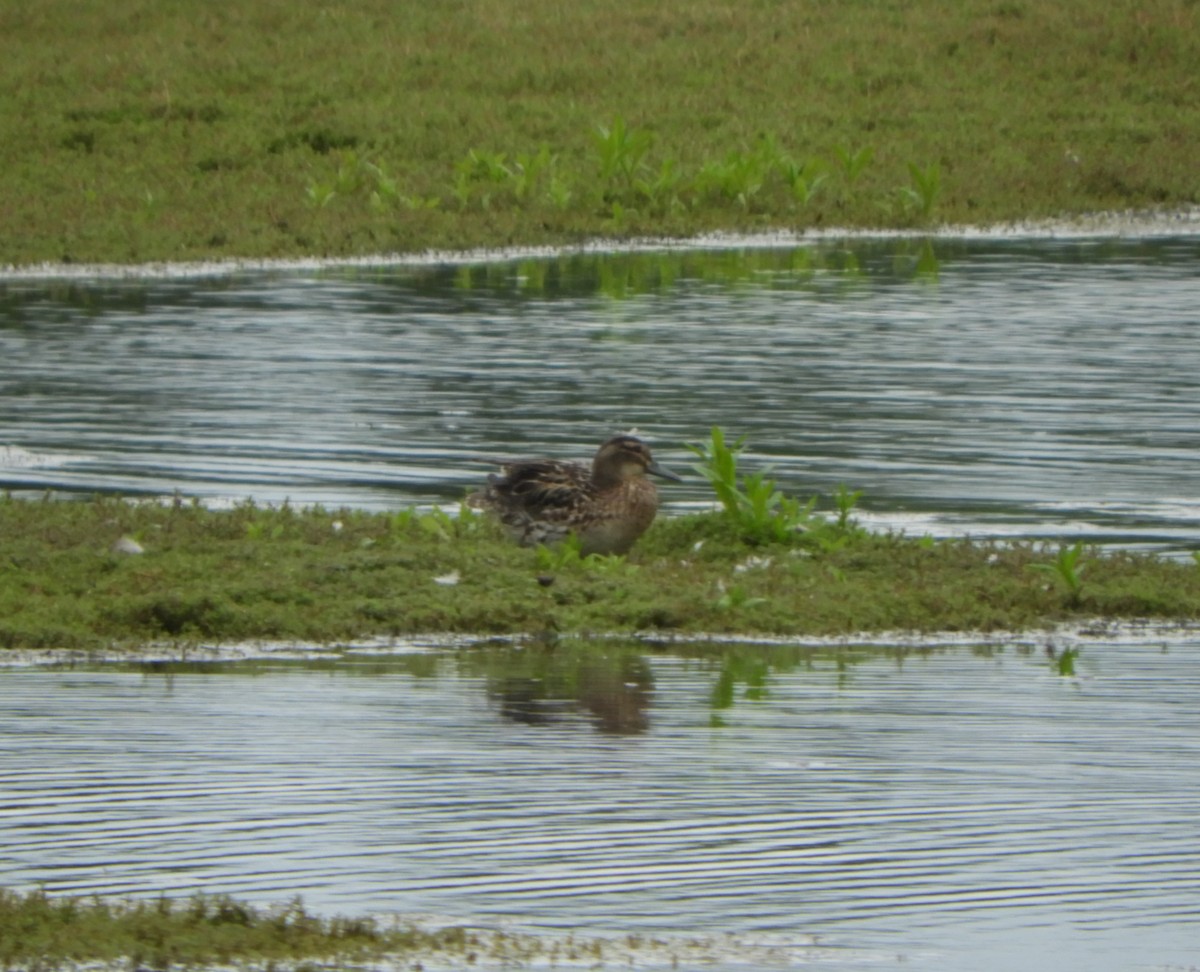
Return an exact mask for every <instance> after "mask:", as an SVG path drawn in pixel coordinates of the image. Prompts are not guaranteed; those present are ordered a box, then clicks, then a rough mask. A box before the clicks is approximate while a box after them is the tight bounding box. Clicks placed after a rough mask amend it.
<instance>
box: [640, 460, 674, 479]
mask: <svg viewBox="0 0 1200 972" xmlns="http://www.w3.org/2000/svg"><path fill="white" fill-rule="evenodd" d="M646 472H648V473H649V474H650V475H651V476H661V477H662V478H663V479H670V480H674V481H675V482H677V483H682V482H683V477H682V476H677V475H675V473H673V472H671V470H670V469H667V468H666V467H665V466H660V465H659V464H658V463H657V462H652V463H650V465H648V466H647V467H646Z"/></svg>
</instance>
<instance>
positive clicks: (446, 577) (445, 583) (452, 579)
mask: <svg viewBox="0 0 1200 972" xmlns="http://www.w3.org/2000/svg"><path fill="white" fill-rule="evenodd" d="M458 580H459V575H458V571H457V570H452V571H450V573H448V574H442V576H441V577H435V578H434V579H433V582H434V583H435V584H441V585H442V587H453V586H454V585H455V584H457V583H458Z"/></svg>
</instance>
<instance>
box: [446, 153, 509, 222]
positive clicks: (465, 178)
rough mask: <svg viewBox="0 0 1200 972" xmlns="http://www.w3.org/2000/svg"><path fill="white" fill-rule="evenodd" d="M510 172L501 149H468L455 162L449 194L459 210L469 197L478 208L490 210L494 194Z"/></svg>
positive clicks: (468, 201)
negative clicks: (477, 203)
mask: <svg viewBox="0 0 1200 972" xmlns="http://www.w3.org/2000/svg"><path fill="white" fill-rule="evenodd" d="M512 175H513V170H512V169H511V168H509V166H508V156H507V155H505V154H504V153H503V152H488V151H486V150H484V149H468V150H467V154H466V155H465V156H464V157H463V158H461V159H459V161H458V162H457V163H455V166H454V185H453V188H452V189H451V194H452V195H453V196H454V198H455V199H457V200H458V204H459V206H460V207H461V208H462V209H466V208H467V206H468V205H470V203H471V201H472V200H473V199H478V201H479V205H480V207H481V208H483V209H490V208H491V205H492V197H493V195H494V193H495V192H496V191H497V190H498V189H499V188H501V187H503V186H505V185H506V184H507V183H508V182H509V180H510V179H511V178H512Z"/></svg>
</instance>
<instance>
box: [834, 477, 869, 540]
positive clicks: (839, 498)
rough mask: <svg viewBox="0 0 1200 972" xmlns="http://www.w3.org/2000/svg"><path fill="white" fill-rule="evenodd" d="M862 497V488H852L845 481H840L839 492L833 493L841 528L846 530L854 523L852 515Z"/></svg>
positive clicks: (838, 522) (838, 524)
mask: <svg viewBox="0 0 1200 972" xmlns="http://www.w3.org/2000/svg"><path fill="white" fill-rule="evenodd" d="M860 499H862V490H861V489H855V490H850V489H847V488H846V484H845V483H838V488H837V492H836V493H834V494H833V502H834V504H835V505H836V506H837V511H838V518H837V527H838V529H839V530H842V531H843V532H844V531H847V530H849V529H850V528H851V527H852V526H853V525H854V524H853V521H852V520H851V519H850V517H851V514H852V513H853V512H854V508H855V507H856V506H857V505H858V501H859V500H860Z"/></svg>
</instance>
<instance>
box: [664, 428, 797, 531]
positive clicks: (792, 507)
mask: <svg viewBox="0 0 1200 972" xmlns="http://www.w3.org/2000/svg"><path fill="white" fill-rule="evenodd" d="M688 448H689V449H690V450H691V451H692V452H694V453H695V454H696V455H697V456H699V457H700V462H698V463H696V464H695V465H694V466H693V467H692V468H693V469H695V470H696V472H698V473H699V474H700V475H701V476H703V477H704V478H705V479H706V480H708V482H709V485H711V486H712V488H713V492H714V493H715V494H716V496H717V499H718V501H720V503H721V506H722V507H723V509H724V511H725V515H726V516H727V517H728V518H729V520H730V521H731V522H732V523H734V524H735V525H736V527H737V529H738V530H739V531H740V533H741V534H742V536H743V537H744V538H745V539H747V540H749V541H751V542H756V543H767V542H772V541H774V542H786V541H789V540H793V539H795V536H796V533H797V532H798V531H800V530H803V529H806V528H808V527H809V525H810V524H811V522H812V517H811V514H812V510H813V508H814V507H815V506H816V498H815V497H814V498H813V499H811V500H809V501H808V503H806V504H802V503H800V501H799V500H796V499H792V498H790V497H787V496H784V495H783V493H782V492H780V491H779V490H778V489H776V488H775V481H774V480H773V479H768V478H767V474H766V472H765V471H760V472H756V473H751V474H750V475H748V476H745V477H740V476H739V475H738V460H737V456H738V453H739V452H741V451H742V449H743V448H745V437H744V436H743V437H742V438H740V439H738V440H737V441H736V442H734V443H733V445H727V444H726V442H725V433H724V431H723V430H722V429H721V428H720V427H719V426H713V429H712V432H711V433H710V438H709V441H708V442H707V443H701V444H695V445H689V446H688Z"/></svg>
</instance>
